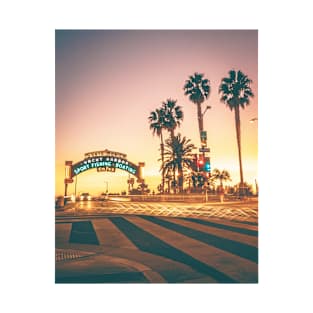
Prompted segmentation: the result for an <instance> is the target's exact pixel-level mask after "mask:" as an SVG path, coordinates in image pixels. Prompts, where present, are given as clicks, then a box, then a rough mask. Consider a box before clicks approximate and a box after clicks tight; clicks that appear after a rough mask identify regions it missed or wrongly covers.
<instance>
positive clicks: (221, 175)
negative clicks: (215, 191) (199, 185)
mask: <svg viewBox="0 0 313 313" xmlns="http://www.w3.org/2000/svg"><path fill="white" fill-rule="evenodd" d="M211 180H212V181H215V180H219V181H220V186H221V187H223V181H225V182H226V181H228V180H231V178H230V174H229V172H228V171H226V170H223V171H220V170H218V169H217V168H215V169H214V170H213V171H212V175H211Z"/></svg>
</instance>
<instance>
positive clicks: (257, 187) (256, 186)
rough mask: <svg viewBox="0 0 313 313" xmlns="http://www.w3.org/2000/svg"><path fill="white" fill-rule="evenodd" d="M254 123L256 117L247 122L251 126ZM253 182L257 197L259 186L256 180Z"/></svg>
mask: <svg viewBox="0 0 313 313" xmlns="http://www.w3.org/2000/svg"><path fill="white" fill-rule="evenodd" d="M256 121H258V118H257V117H254V118H252V119H251V120H249V122H250V123H251V124H253V123H254V122H256ZM254 182H255V192H256V195H257V196H259V186H258V183H257V180H256V179H255V180H254Z"/></svg>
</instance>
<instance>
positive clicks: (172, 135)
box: [170, 128, 175, 140]
mask: <svg viewBox="0 0 313 313" xmlns="http://www.w3.org/2000/svg"><path fill="white" fill-rule="evenodd" d="M170 135H171V139H172V140H173V138H174V136H175V134H174V129H173V128H171V129H170Z"/></svg>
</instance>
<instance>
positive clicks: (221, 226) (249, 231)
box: [184, 217, 258, 237]
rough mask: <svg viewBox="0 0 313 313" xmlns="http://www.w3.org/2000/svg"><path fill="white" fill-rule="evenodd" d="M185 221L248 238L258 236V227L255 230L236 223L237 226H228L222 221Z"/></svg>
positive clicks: (191, 219)
mask: <svg viewBox="0 0 313 313" xmlns="http://www.w3.org/2000/svg"><path fill="white" fill-rule="evenodd" d="M184 220H186V221H191V222H194V223H197V224H202V225H206V226H211V227H215V228H218V229H222V230H229V231H232V232H235V233H239V234H243V235H248V236H253V237H257V236H258V230H257V227H255V228H254V229H247V228H246V227H245V225H244V224H239V223H238V222H237V223H236V225H234V223H233V224H232V225H230V224H229V223H228V224H225V223H223V222H222V221H221V220H218V221H216V220H215V221H212V220H200V219H193V218H188V217H187V218H185V219H184ZM242 226H243V227H242Z"/></svg>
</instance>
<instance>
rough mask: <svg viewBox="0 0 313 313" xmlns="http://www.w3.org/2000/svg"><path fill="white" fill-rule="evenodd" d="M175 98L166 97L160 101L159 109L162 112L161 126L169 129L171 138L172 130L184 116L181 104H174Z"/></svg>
mask: <svg viewBox="0 0 313 313" xmlns="http://www.w3.org/2000/svg"><path fill="white" fill-rule="evenodd" d="M176 103H177V100H172V99H167V100H166V101H163V102H162V108H161V110H162V111H163V113H164V120H163V126H164V128H165V129H166V130H168V131H169V133H170V136H171V138H173V137H174V130H175V129H176V128H177V127H179V126H180V123H181V121H182V120H183V118H184V113H183V111H182V108H181V106H179V105H176Z"/></svg>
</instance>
